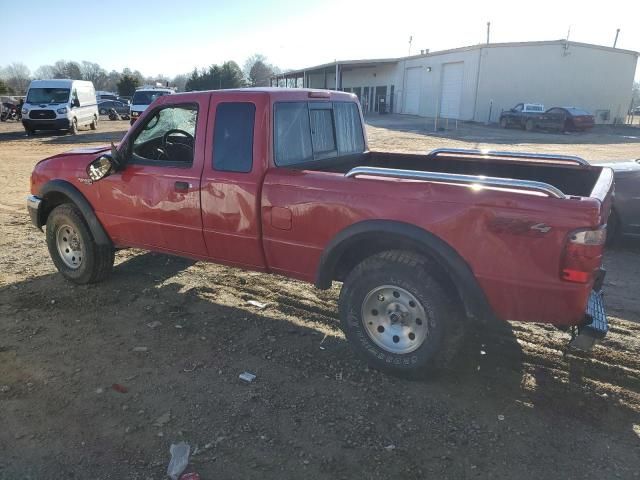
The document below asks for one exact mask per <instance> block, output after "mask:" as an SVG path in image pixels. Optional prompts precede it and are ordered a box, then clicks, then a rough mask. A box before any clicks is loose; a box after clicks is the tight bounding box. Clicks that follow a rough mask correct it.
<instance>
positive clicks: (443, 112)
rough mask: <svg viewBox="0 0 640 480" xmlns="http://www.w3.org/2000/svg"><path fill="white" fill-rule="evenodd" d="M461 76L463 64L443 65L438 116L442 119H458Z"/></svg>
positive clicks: (460, 101)
mask: <svg viewBox="0 0 640 480" xmlns="http://www.w3.org/2000/svg"><path fill="white" fill-rule="evenodd" d="M463 74H464V63H463V62H459V63H445V64H444V65H443V68H442V93H441V95H440V116H441V117H443V118H460V105H461V103H462V78H463Z"/></svg>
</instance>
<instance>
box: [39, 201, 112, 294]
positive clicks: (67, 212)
mask: <svg viewBox="0 0 640 480" xmlns="http://www.w3.org/2000/svg"><path fill="white" fill-rule="evenodd" d="M46 236H47V247H48V249H49V255H50V256H51V259H52V260H53V263H54V265H55V266H56V268H57V269H58V271H59V272H60V273H61V274H62V275H64V277H65V278H67V279H69V280H71V281H72V282H74V283H78V284H85V283H93V282H98V281H100V280H102V279H103V278H105V277H106V276H107V275H108V274H109V273H110V272H111V269H112V267H113V261H114V250H113V248H111V246H110V245H98V244H97V243H96V242H95V240H94V238H93V235H92V234H91V231H90V230H89V227H88V225H87V223H86V221H85V219H84V217H83V216H82V213H81V212H80V210H79V209H78V208H77V207H76V206H75V205H73V204H70V203H65V204H63V205H59V206H57V207H56V208H54V209H53V210H52V212H51V213H50V214H49V217H48V218H47V231H46Z"/></svg>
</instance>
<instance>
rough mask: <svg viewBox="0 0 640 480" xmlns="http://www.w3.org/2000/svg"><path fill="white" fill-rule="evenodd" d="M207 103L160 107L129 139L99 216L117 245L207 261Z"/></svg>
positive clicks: (104, 189) (103, 189) (105, 183)
mask: <svg viewBox="0 0 640 480" xmlns="http://www.w3.org/2000/svg"><path fill="white" fill-rule="evenodd" d="M208 99H209V96H208V95H202V94H193V95H184V96H182V97H181V99H180V100H181V101H180V103H176V102H171V103H169V102H160V103H159V104H157V105H156V106H155V107H154V108H153V110H152V111H151V112H149V115H147V116H146V117H145V119H144V120H143V121H142V122H138V123H136V124H135V127H133V128H134V130H133V131H132V132H131V134H130V135H128V136H127V140H126V152H125V151H124V150H125V149H121V151H122V152H123V153H122V154H123V155H125V156H126V157H127V158H126V161H127V164H126V167H125V168H124V169H123V170H121V171H119V172H116V173H115V174H113V175H110V176H108V177H106V178H105V179H103V180H101V181H100V182H99V187H100V195H101V201H100V205H98V206H97V210H98V213H99V216H100V217H102V218H101V220H102V221H103V222H106V223H107V224H108V229H109V233H110V234H111V236H112V238H113V240H114V242H115V243H116V245H125V246H140V247H143V248H151V249H160V250H165V251H169V252H175V253H184V254H189V255H194V256H202V257H205V256H206V247H205V244H204V239H203V236H202V218H201V216H200V175H201V172H202V164H203V161H204V160H203V157H204V145H205V136H206V118H207V113H208V111H207V110H208V108H209V105H208ZM165 103H166V104H165Z"/></svg>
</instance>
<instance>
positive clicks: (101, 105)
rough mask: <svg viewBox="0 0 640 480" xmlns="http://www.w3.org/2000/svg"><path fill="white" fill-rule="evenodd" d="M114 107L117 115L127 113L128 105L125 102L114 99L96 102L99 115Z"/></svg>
mask: <svg viewBox="0 0 640 480" xmlns="http://www.w3.org/2000/svg"><path fill="white" fill-rule="evenodd" d="M112 108H113V109H115V111H116V112H118V115H129V105H127V104H126V103H122V102H118V101H116V100H104V101H101V102H98V112H100V115H106V114H108V113H109V110H110V109H112Z"/></svg>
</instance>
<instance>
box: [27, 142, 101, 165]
mask: <svg viewBox="0 0 640 480" xmlns="http://www.w3.org/2000/svg"><path fill="white" fill-rule="evenodd" d="M110 150H111V146H110V145H99V146H97V147H82V148H74V149H73V150H68V151H66V152H63V153H58V154H56V155H53V156H51V157H47V158H45V159H42V160H40V161H39V162H38V163H37V164H36V165H37V166H39V165H42V164H43V163H54V162H52V160H55V159H58V158H66V159H68V158H76V157H79V156H88V157H90V158H91V159H92V160H93V159H94V158H95V157H97V156H98V154H99V153H103V152H108V151H110ZM71 162H72V163H78V162H77V161H76V160H71ZM80 163H81V162H80Z"/></svg>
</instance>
